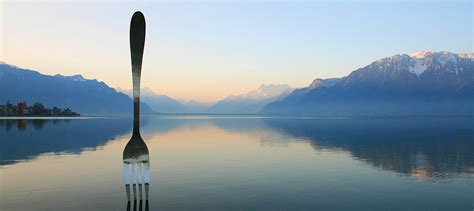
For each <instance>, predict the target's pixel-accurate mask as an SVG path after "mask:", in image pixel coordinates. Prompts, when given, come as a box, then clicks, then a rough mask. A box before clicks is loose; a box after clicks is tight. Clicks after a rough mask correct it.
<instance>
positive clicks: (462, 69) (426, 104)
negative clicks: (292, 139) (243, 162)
mask: <svg viewBox="0 0 474 211" xmlns="http://www.w3.org/2000/svg"><path fill="white" fill-rule="evenodd" d="M473 58H474V56H473V54H455V53H450V52H445V51H442V52H432V51H423V52H419V53H414V54H410V55H407V54H403V55H395V56H391V57H387V58H383V59H380V60H378V61H375V62H373V63H371V64H369V65H367V66H365V67H363V68H359V69H357V70H355V71H353V72H351V73H350V74H349V75H348V76H346V77H343V78H340V79H325V80H321V79H316V80H315V81H314V82H313V83H312V84H311V85H310V86H309V87H307V88H303V89H298V90H295V91H294V92H293V93H292V94H291V95H289V96H288V97H287V98H285V99H283V100H281V101H278V102H274V103H271V104H269V105H268V106H266V107H265V109H264V112H268V113H293V112H301V113H332V112H343V113H347V112H349V113H360V112H363V113H384V112H393V113H419V112H421V113H440V112H441V113H443V112H444V113H468V112H471V113H472V105H473V104H472V103H473V100H472V98H473V96H474V95H473V94H474V70H473V69H474V59H473Z"/></svg>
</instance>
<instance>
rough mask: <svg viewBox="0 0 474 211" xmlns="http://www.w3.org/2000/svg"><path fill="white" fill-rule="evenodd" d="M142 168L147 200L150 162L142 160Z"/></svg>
mask: <svg viewBox="0 0 474 211" xmlns="http://www.w3.org/2000/svg"><path fill="white" fill-rule="evenodd" d="M143 168H144V169H143V173H144V182H145V199H146V200H148V192H149V189H150V162H149V161H146V162H143Z"/></svg>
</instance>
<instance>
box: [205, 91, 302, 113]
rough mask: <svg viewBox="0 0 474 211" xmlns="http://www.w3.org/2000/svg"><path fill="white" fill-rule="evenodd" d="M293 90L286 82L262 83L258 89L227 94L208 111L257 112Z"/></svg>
mask: <svg viewBox="0 0 474 211" xmlns="http://www.w3.org/2000/svg"><path fill="white" fill-rule="evenodd" d="M293 90H294V89H293V88H292V87H290V86H289V85H287V84H277V85H274V84H270V85H265V84H262V85H260V87H259V88H258V89H256V90H253V91H250V92H248V93H246V94H242V95H237V96H229V97H227V98H225V99H223V100H220V101H218V102H217V103H216V104H215V105H214V106H213V107H212V108H211V110H210V111H211V112H213V113H240V114H242V113H247V114H249V113H258V112H259V111H260V110H261V109H262V108H263V107H264V106H265V105H267V104H268V103H270V102H273V101H276V100H281V99H283V98H285V97H286V96H288V95H289V94H290V93H291V92H292V91H293Z"/></svg>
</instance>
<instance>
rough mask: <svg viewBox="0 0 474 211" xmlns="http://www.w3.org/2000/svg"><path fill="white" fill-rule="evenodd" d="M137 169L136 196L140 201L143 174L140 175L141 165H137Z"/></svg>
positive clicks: (139, 163)
mask: <svg viewBox="0 0 474 211" xmlns="http://www.w3.org/2000/svg"><path fill="white" fill-rule="evenodd" d="M137 168H138V194H139V196H140V201H141V199H142V184H143V173H142V163H141V162H138V163H137Z"/></svg>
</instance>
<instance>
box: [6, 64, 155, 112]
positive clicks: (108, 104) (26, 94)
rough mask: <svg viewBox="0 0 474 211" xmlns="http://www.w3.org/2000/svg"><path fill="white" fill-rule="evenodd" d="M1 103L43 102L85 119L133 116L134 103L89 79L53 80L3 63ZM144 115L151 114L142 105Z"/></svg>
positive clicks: (58, 78)
mask: <svg viewBox="0 0 474 211" xmlns="http://www.w3.org/2000/svg"><path fill="white" fill-rule="evenodd" d="M0 90H4V91H2V93H1V94H0V101H1V102H6V101H7V100H10V102H12V103H16V102H19V101H26V102H27V103H28V104H33V103H35V102H41V103H43V104H44V105H45V106H47V107H52V106H58V107H62V108H70V109H72V110H74V111H77V112H79V113H81V114H82V115H88V114H131V113H132V100H131V99H130V98H129V97H128V96H126V95H125V94H123V93H119V92H117V91H115V89H113V88H111V87H109V86H108V85H107V84H105V83H104V82H99V81H97V80H95V79H94V80H89V79H85V78H84V77H83V76H81V75H74V76H63V75H60V74H57V75H54V76H51V75H44V74H41V73H39V72H36V71H33V70H29V69H23V68H19V67H16V66H13V65H9V64H5V63H0ZM141 112H142V113H151V112H152V110H151V109H150V108H149V107H148V105H146V104H141Z"/></svg>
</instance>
